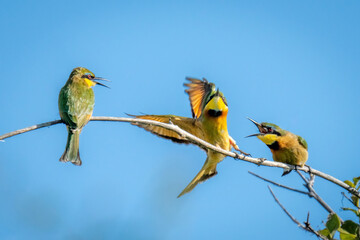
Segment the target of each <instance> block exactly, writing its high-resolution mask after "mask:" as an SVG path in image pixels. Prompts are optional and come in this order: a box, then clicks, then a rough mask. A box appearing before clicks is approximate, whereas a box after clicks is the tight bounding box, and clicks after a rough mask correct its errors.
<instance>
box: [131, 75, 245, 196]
mask: <svg viewBox="0 0 360 240" xmlns="http://www.w3.org/2000/svg"><path fill="white" fill-rule="evenodd" d="M186 79H187V80H188V81H189V83H185V84H184V86H186V87H188V88H187V89H186V90H185V92H186V93H187V94H188V95H189V99H190V105H191V110H192V115H193V118H187V117H179V116H175V115H134V117H135V118H138V119H148V120H155V121H158V122H163V123H172V124H174V125H177V126H178V127H180V128H181V129H183V130H185V131H187V132H189V133H191V134H193V135H194V136H196V137H198V138H200V139H202V140H204V141H206V142H208V143H211V144H213V145H214V146H217V147H220V148H222V149H225V150H228V151H229V150H230V149H231V147H233V148H235V149H236V150H238V151H240V152H241V153H243V154H246V153H244V152H242V151H241V150H240V149H239V147H238V146H237V145H236V142H235V141H234V139H233V138H232V137H230V135H229V133H228V129H227V114H228V105H227V102H226V99H225V97H224V95H223V94H222V93H221V92H220V91H219V89H216V87H215V84H213V83H209V82H208V81H207V80H206V79H205V78H203V80H200V79H196V78H186ZM134 125H137V126H139V127H141V128H144V129H145V130H147V131H149V132H151V133H153V134H156V135H158V136H160V137H163V138H166V139H170V140H172V141H174V142H177V143H186V144H188V143H191V142H190V141H189V140H188V139H187V138H185V137H183V136H181V135H179V134H178V133H176V132H174V131H171V130H168V129H165V128H162V127H158V126H154V125H146V124H141V123H135V124H134ZM205 151H206V153H207V159H206V161H205V164H204V166H203V167H202V168H201V170H200V172H199V173H198V174H197V175H196V176H195V178H194V179H193V180H192V181H191V182H190V183H189V185H188V186H187V187H186V188H185V189H184V190H183V191H182V192H181V193H180V194H179V196H178V197H181V196H182V195H184V194H185V193H188V192H190V191H191V190H193V189H194V188H195V187H196V185H197V184H198V183H201V182H203V181H205V180H207V179H209V178H211V177H212V176H215V175H216V174H217V171H216V165H217V164H218V163H219V162H221V161H222V160H223V159H224V158H225V155H223V154H221V153H218V152H215V151H212V150H209V149H205Z"/></svg>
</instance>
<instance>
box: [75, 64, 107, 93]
mask: <svg viewBox="0 0 360 240" xmlns="http://www.w3.org/2000/svg"><path fill="white" fill-rule="evenodd" d="M69 80H72V81H81V82H83V83H85V84H86V85H87V86H88V87H92V86H95V85H97V84H98V85H100V86H103V87H107V88H109V87H108V86H106V85H105V84H102V83H100V82H98V81H109V80H107V79H105V78H101V77H95V74H94V73H92V72H91V71H90V70H88V69H86V68H83V67H77V68H74V69H73V70H72V72H71V74H70V77H69Z"/></svg>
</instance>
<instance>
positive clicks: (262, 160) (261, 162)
mask: <svg viewBox="0 0 360 240" xmlns="http://www.w3.org/2000/svg"><path fill="white" fill-rule="evenodd" d="M258 159H259V160H260V161H259V162H258V163H256V165H258V167H260V166H261V165H262V164H263V162H265V161H266V158H258Z"/></svg>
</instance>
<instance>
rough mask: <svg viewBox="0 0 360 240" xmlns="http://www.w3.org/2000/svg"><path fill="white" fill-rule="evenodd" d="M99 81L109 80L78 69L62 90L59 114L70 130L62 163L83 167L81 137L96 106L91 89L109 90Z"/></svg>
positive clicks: (81, 68) (73, 72)
mask: <svg viewBox="0 0 360 240" xmlns="http://www.w3.org/2000/svg"><path fill="white" fill-rule="evenodd" d="M99 81H109V80H107V79H104V78H100V77H95V75H94V74H93V73H92V72H90V71H89V70H88V69H86V68H83V67H77V68H74V70H73V71H72V72H71V74H70V76H69V79H68V80H67V82H66V83H65V85H64V87H63V88H62V89H61V90H60V94H59V102H58V103H59V113H60V117H61V120H62V121H63V122H64V123H65V124H66V127H67V130H68V138H67V143H66V148H65V151H64V153H63V155H62V156H61V158H60V161H61V162H71V163H73V164H75V165H78V166H80V165H81V159H80V154H79V136H80V133H81V130H82V128H83V127H84V126H85V125H86V124H87V123H88V121H89V120H90V118H91V116H92V113H93V110H94V104H95V96H94V91H93V90H92V88H91V87H93V86H95V85H100V86H104V87H107V88H108V86H106V85H104V84H102V83H100V82H99Z"/></svg>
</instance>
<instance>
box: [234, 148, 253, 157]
mask: <svg viewBox="0 0 360 240" xmlns="http://www.w3.org/2000/svg"><path fill="white" fill-rule="evenodd" d="M236 150H238V151H239V152H240V153H241V154H242V155H244V156H247V157H251V154H250V153H246V152H244V151H242V150H241V149H236Z"/></svg>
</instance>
